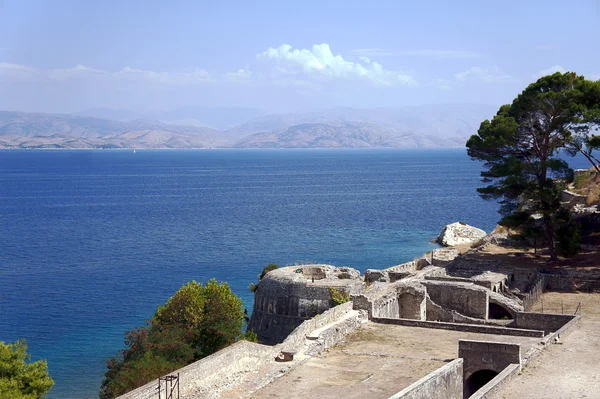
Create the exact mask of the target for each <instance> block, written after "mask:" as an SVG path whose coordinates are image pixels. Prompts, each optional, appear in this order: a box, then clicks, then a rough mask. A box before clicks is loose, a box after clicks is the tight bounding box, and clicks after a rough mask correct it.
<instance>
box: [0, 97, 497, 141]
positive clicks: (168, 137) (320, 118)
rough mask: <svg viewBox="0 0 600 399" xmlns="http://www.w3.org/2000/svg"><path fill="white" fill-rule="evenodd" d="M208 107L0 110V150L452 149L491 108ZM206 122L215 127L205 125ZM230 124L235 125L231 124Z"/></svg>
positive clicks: (470, 132) (468, 134)
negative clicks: (142, 111) (149, 112)
mask: <svg viewBox="0 0 600 399" xmlns="http://www.w3.org/2000/svg"><path fill="white" fill-rule="evenodd" d="M210 110H211V109H210V108H181V109H177V110H174V111H169V112H163V113H161V114H160V115H158V116H160V117H161V118H162V119H161V120H154V119H152V120H151V119H129V118H130V117H133V116H135V115H134V114H133V113H128V111H122V110H108V109H97V110H88V111H86V112H83V113H81V114H80V115H59V114H41V113H23V112H8V111H0V148H451V147H464V144H465V142H466V140H467V138H468V137H469V136H470V135H471V134H474V133H476V132H477V129H478V127H479V124H480V123H481V121H483V120H484V119H489V118H491V117H492V116H493V115H494V111H495V109H494V107H491V106H482V105H428V106H414V107H402V108H374V109H354V108H336V109H331V110H326V111H321V112H306V113H291V114H279V115H261V112H260V111H259V110H256V109H248V108H214V109H212V110H213V112H212V115H211V112H210ZM227 115H230V117H229V119H228V117H227ZM96 116H104V118H99V117H96ZM155 116H157V115H155ZM111 118H112V119H111ZM211 118H212V119H211ZM201 120H203V121H204V122H200V121H201ZM168 121H170V122H169V123H167V122H168ZM209 121H210V122H211V124H212V125H214V126H217V125H218V126H219V127H220V128H219V129H214V128H210V127H207V126H203V124H205V123H206V124H208V122H209ZM228 121H229V123H228ZM234 121H235V122H239V123H238V124H237V125H236V126H232V124H233V122H234Z"/></svg>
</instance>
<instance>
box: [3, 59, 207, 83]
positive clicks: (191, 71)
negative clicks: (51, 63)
mask: <svg viewBox="0 0 600 399" xmlns="http://www.w3.org/2000/svg"><path fill="white" fill-rule="evenodd" d="M2 76H4V77H8V78H9V79H15V80H16V79H20V80H30V81H38V80H44V81H58V82H67V81H71V80H75V79H86V80H89V81H92V80H94V79H99V78H102V79H109V80H114V81H136V80H137V81H146V82H153V83H159V84H167V85H185V84H195V83H206V82H211V81H213V78H212V77H211V75H210V73H209V72H207V71H205V70H204V69H199V68H188V69H181V70H176V71H170V72H155V71H151V70H143V69H134V68H130V67H125V68H123V69H121V70H120V71H117V72H109V71H105V70H101V69H97V68H91V67H87V66H85V65H80V64H78V65H75V66H74V67H72V68H55V69H41V68H34V67H31V66H27V65H20V64H8V63H0V77H2Z"/></svg>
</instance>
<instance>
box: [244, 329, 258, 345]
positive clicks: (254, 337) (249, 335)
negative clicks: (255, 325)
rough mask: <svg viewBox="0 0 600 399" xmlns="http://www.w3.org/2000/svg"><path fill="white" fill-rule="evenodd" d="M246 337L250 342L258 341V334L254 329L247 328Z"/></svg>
mask: <svg viewBox="0 0 600 399" xmlns="http://www.w3.org/2000/svg"><path fill="white" fill-rule="evenodd" d="M244 339H245V340H246V341H248V342H258V335H256V333H255V332H254V331H252V330H247V331H246V332H245V333H244Z"/></svg>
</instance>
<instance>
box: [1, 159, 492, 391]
mask: <svg viewBox="0 0 600 399" xmlns="http://www.w3.org/2000/svg"><path fill="white" fill-rule="evenodd" d="M480 169H481V165H480V164H479V163H477V162H474V161H471V160H470V159H469V158H468V156H467V155H466V153H465V151H464V150H277V151H274V150H271V151H269V150H197V151H184V150H181V151H179V150H168V151H150V150H146V151H145V150H138V151H137V153H133V151H124V150H123V151H106V150H104V151H102V150H99V151H89V150H86V151H50V150H48V151H39V150H38V151H35V150H32V151H20V150H9V151H0V227H1V229H0V246H1V247H0V340H2V341H14V340H17V339H19V338H26V339H27V342H28V344H29V351H30V353H31V354H32V359H34V360H36V359H47V360H48V365H49V370H50V374H51V376H52V377H53V378H54V380H55V382H56V385H55V386H54V388H53V389H52V391H51V393H50V395H49V398H84V397H89V398H93V397H96V396H97V392H98V388H99V385H100V381H101V380H102V377H103V373H104V371H105V370H104V368H105V359H106V358H109V357H112V356H113V355H115V353H116V352H117V351H118V350H119V349H120V348H122V347H123V333H124V331H126V330H128V329H131V328H133V327H135V326H139V325H142V324H143V323H144V320H146V319H149V318H150V317H151V316H152V314H153V313H154V311H155V310H156V307H157V305H158V304H161V303H164V302H165V301H166V300H167V299H168V298H169V297H170V296H171V295H172V294H173V293H174V292H175V291H176V290H177V289H178V288H179V287H180V286H181V285H182V284H184V283H186V282H188V281H190V280H197V281H206V280H208V279H210V278H216V279H217V280H220V281H227V282H228V283H229V284H230V285H231V287H232V288H233V290H234V291H235V292H236V293H237V294H238V295H239V296H240V297H242V299H243V300H244V303H245V305H246V306H247V308H248V311H249V312H250V311H251V309H252V295H251V294H250V293H249V291H248V285H249V284H250V283H251V282H254V281H256V279H257V275H258V274H259V273H260V271H261V269H262V267H263V266H264V265H266V264H268V263H277V264H280V265H289V264H295V263H302V262H319V263H329V264H333V265H343V266H350V267H354V268H357V269H360V270H361V271H364V270H366V269H367V268H383V267H388V266H392V265H395V264H399V263H402V262H406V261H408V260H411V259H413V258H415V257H417V256H420V255H422V254H423V253H424V252H426V251H428V250H430V249H431V248H433V247H435V244H432V243H431V242H430V240H432V239H433V238H435V237H436V235H437V234H438V233H439V231H440V230H441V229H442V227H443V226H444V225H445V224H447V223H451V222H455V221H459V220H460V221H464V222H467V223H469V224H472V225H474V226H477V227H480V228H483V229H484V230H486V231H490V230H492V229H493V228H494V226H495V223H496V221H497V220H498V214H497V212H496V211H497V208H498V206H497V205H496V204H495V203H493V202H485V201H483V200H481V199H480V198H479V197H478V195H477V193H476V191H475V189H476V187H478V186H479V185H480V184H481V183H480V181H479V172H480Z"/></svg>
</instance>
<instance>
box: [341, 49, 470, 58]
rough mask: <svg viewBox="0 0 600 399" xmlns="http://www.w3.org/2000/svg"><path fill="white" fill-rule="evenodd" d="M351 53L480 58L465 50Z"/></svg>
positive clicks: (386, 55)
mask: <svg viewBox="0 0 600 399" xmlns="http://www.w3.org/2000/svg"><path fill="white" fill-rule="evenodd" d="M352 52H353V53H357V54H360V55H364V56H370V57H377V56H379V57H388V56H398V57H428V58H439V59H449V58H480V57H481V54H479V53H476V52H473V51H465V50H435V49H418V50H403V51H394V50H389V49H383V48H362V49H355V50H352Z"/></svg>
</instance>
